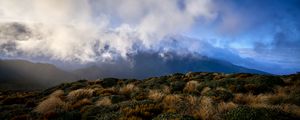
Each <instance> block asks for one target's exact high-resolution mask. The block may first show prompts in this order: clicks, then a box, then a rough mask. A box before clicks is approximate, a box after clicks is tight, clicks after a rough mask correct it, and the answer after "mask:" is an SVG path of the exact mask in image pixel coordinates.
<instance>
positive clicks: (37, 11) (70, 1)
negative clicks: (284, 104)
mask: <svg viewBox="0 0 300 120" xmlns="http://www.w3.org/2000/svg"><path fill="white" fill-rule="evenodd" d="M299 6H300V1H299V0H0V57H1V58H23V59H30V60H33V61H39V60H48V61H59V62H63V63H80V64H87V63H93V62H103V63H105V62H113V61H117V60H118V59H124V60H130V58H129V56H131V55H132V54H137V53H139V52H140V51H143V52H145V51H152V52H153V51H154V52H157V53H160V54H161V55H162V57H164V56H163V53H166V52H170V51H171V52H176V53H178V54H182V55H184V54H201V55H205V56H209V57H212V58H218V59H223V60H226V61H229V62H232V63H233V64H236V65H240V66H244V67H248V68H254V69H258V70H262V71H266V72H269V73H274V74H290V73H295V72H297V71H300V64H299V63H300V53H299V52H298V51H300V50H299V49H300V34H299V33H300V22H299V21H300V7H299Z"/></svg>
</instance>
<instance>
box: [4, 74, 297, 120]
mask: <svg viewBox="0 0 300 120" xmlns="http://www.w3.org/2000/svg"><path fill="white" fill-rule="evenodd" d="M299 95H300V74H299V73H298V74H292V75H286V76H271V75H258V74H223V73H206V72H190V73H187V74H181V73H176V74H171V75H166V76H160V77H150V78H147V79H144V80H135V79H116V78H104V79H98V80H79V81H76V82H70V83H63V84H61V85H58V86H55V87H52V88H49V89H46V90H44V91H1V92H0V119H1V120H6V119H14V120H19V119H52V120H54V119H60V120H62V119H66V120H76V119H83V120H92V119H97V120H116V119H120V120H127V119H134V120H142V119H143V120H148V119H149V120H150V119H154V120H161V119H165V120H175V119H176V120H177V119H180V120H194V119H209V120H219V119H224V120H275V119H276V120H297V119H300V96H299Z"/></svg>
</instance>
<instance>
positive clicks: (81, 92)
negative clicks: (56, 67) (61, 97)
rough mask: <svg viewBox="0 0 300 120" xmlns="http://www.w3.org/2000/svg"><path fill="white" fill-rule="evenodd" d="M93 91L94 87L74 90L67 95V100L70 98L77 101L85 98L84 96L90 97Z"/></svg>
mask: <svg viewBox="0 0 300 120" xmlns="http://www.w3.org/2000/svg"><path fill="white" fill-rule="evenodd" d="M93 92H94V90H93V89H77V90H73V91H71V92H70V93H69V94H68V95H67V100H69V101H71V102H76V101H78V100H81V99H84V98H90V97H91V96H92V95H93Z"/></svg>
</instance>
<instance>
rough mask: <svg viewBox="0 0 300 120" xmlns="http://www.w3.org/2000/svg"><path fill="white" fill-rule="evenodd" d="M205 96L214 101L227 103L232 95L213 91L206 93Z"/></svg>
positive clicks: (226, 92)
mask: <svg viewBox="0 0 300 120" xmlns="http://www.w3.org/2000/svg"><path fill="white" fill-rule="evenodd" d="M205 96H209V97H211V98H212V99H213V100H215V101H229V100H232V98H233V94H232V93H231V92H228V91H225V90H215V89H214V90H210V91H208V92H206V93H205Z"/></svg>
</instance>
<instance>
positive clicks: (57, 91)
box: [50, 90, 65, 98]
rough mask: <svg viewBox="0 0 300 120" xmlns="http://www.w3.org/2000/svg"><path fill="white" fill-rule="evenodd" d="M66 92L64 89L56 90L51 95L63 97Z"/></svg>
mask: <svg viewBox="0 0 300 120" xmlns="http://www.w3.org/2000/svg"><path fill="white" fill-rule="evenodd" d="M64 94H65V92H64V91H63V90H56V91H54V92H53V93H51V94H50V97H59V98H61V97H62V96H64Z"/></svg>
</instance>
